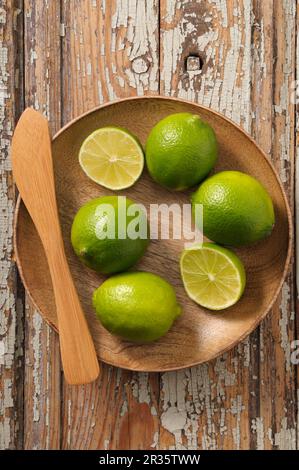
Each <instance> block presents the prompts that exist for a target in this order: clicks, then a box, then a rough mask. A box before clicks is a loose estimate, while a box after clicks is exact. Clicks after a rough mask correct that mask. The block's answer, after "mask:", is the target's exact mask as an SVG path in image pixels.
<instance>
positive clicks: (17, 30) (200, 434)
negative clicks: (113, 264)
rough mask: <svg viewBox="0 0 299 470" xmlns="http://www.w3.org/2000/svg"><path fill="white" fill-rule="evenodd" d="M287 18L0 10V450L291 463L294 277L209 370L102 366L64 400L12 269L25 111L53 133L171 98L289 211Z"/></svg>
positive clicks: (218, 8) (187, 10)
mask: <svg viewBox="0 0 299 470" xmlns="http://www.w3.org/2000/svg"><path fill="white" fill-rule="evenodd" d="M296 10H298V6H297V5H296V1H295V0H198V1H197V0H194V1H187V0H0V131H1V140H0V145H1V159H0V165H1V166H0V195H1V202H0V204H1V206H0V223H1V238H0V261H1V267H0V299H1V300H0V307H1V317H0V374H1V375H0V448H10V449H16V448H26V449H59V448H63V449H100V448H101V449H137V448H140V449H196V448H199V449H249V448H251V449H271V448H275V449H295V448H296V446H297V444H296V442H297V440H298V432H297V428H298V424H297V423H298V415H297V412H298V397H299V393H298V390H297V379H298V371H297V368H296V366H294V365H292V361H291V353H292V347H293V345H292V341H293V340H294V339H296V316H295V307H296V289H295V271H294V267H293V268H292V269H291V270H290V274H289V276H288V278H287V281H286V282H285V284H284V286H283V289H282V292H281V295H280V298H279V300H278V302H277V303H276V305H275V307H274V309H273V312H272V314H271V315H269V316H268V317H267V319H266V320H265V321H264V322H263V323H262V325H261V326H260V327H259V328H258V329H257V330H256V331H255V332H254V333H253V334H252V335H251V336H250V338H248V339H247V340H246V341H244V342H243V343H242V344H240V345H239V346H238V347H237V348H235V349H234V350H232V351H231V352H229V353H227V354H225V355H224V356H223V357H220V358H219V359H217V360H215V361H214V362H211V363H209V364H205V365H202V366H199V367H194V368H192V369H188V370H184V371H180V372H177V373H176V372H172V373H165V374H161V375H159V374H146V373H143V374H137V373H131V372H127V371H123V370H118V369H115V368H111V367H108V366H105V365H103V373H102V376H101V378H100V379H99V380H98V382H96V383H95V384H93V385H89V386H84V387H83V386H82V387H78V388H76V387H73V388H72V387H70V386H67V385H66V384H65V382H64V380H63V376H62V374H61V367H60V359H59V347H58V339H57V335H56V334H55V333H54V332H53V331H51V329H50V328H49V327H48V326H47V325H46V324H45V323H44V322H43V320H42V319H41V317H40V315H39V313H38V312H37V311H35V309H34V308H33V307H32V305H31V304H30V302H29V300H28V299H27V298H26V295H25V293H24V291H23V288H22V286H21V284H20V282H19V279H18V274H17V270H16V267H15V265H14V261H13V250H12V223H13V208H14V201H15V195H16V194H15V188H14V186H13V182H12V177H11V166H10V162H9V146H10V139H11V135H12V132H13V128H14V125H15V122H16V120H17V118H18V116H19V115H20V112H21V111H22V109H23V108H24V107H25V106H34V107H35V108H36V109H38V110H40V111H41V112H43V113H44V114H45V115H47V116H48V118H49V120H50V123H51V126H52V130H53V132H55V131H56V130H58V129H59V128H60V127H61V126H62V125H63V124H65V123H67V122H68V121H69V120H70V119H72V118H73V117H75V116H78V115H79V114H80V113H82V112H84V111H87V110H89V109H91V108H92V107H94V106H95V105H97V104H99V103H103V102H106V101H109V100H115V99H117V98H120V97H125V96H134V95H142V94H159V93H160V94H163V95H168V96H180V97H182V98H187V99H189V100H192V101H196V102H199V103H201V104H204V105H205V106H209V107H212V108H213V109H216V110H218V111H220V112H221V113H223V114H225V115H226V116H228V117H229V118H231V119H233V120H234V121H235V122H237V123H240V124H241V125H242V126H243V127H244V128H245V129H246V130H247V131H248V132H250V133H251V134H252V135H253V136H254V138H255V139H256V140H257V141H258V142H259V144H260V145H261V146H262V147H263V149H264V150H265V151H266V153H267V154H268V155H269V158H271V159H272V161H273V162H274V164H275V166H276V168H277V170H278V171H279V174H280V177H281V180H282V181H283V183H284V186H285V189H286V191H287V194H288V196H289V200H290V204H291V207H292V210H294V187H295V182H294V176H295V169H294V167H295V138H296V113H295V111H296V110H295V106H294V104H293V103H292V100H293V98H292V92H293V81H294V80H295V79H296V66H297V70H298V72H299V68H298V67H299V55H297V54H296V51H297V49H298V46H296V28H297V27H296V19H297V17H299V15H298V11H297V13H296ZM298 52H299V49H298ZM189 56H191V59H189V60H188V57H189ZM192 57H194V58H193V59H192ZM196 57H199V58H200V60H199V61H198V60H196ZM198 62H200V67H199V68H198ZM240 151H241V149H240ZM294 258H295V257H294ZM35 262H37V261H35ZM294 265H295V262H294V263H293V266H294Z"/></svg>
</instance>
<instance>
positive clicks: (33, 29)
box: [24, 0, 61, 449]
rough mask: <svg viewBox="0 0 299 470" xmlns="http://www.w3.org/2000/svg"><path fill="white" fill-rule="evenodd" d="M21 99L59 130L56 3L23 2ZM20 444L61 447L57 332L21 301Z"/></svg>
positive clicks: (58, 32) (58, 27) (26, 0)
mask: <svg viewBox="0 0 299 470" xmlns="http://www.w3.org/2000/svg"><path fill="white" fill-rule="evenodd" d="M24 8H25V64H26V74H25V98H26V99H25V101H26V106H33V107H34V108H35V109H37V110H39V111H40V112H42V113H43V114H45V115H46V116H47V117H48V119H49V121H50V124H51V129H52V132H53V133H54V132H55V131H57V130H58V129H59V128H60V119H61V113H60V97H61V89H60V2H59V0H54V1H51V2H48V1H47V0H37V1H35V0H25V2H24ZM25 327H26V333H25V337H26V342H25V361H26V362H25V390H24V401H25V410H24V447H25V449H57V448H59V447H60V374H61V372H60V356H59V343H58V337H57V335H56V333H55V332H54V331H53V330H52V329H51V328H49V327H48V326H47V324H46V323H45V322H44V321H43V320H42V318H41V316H40V315H39V313H38V312H37V311H36V309H35V308H34V306H33V305H32V304H31V302H30V300H29V299H28V298H27V302H26V324H25Z"/></svg>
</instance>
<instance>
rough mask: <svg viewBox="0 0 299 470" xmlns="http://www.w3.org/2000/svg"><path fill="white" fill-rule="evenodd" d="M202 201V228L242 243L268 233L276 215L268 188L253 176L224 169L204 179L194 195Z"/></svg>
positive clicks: (231, 242)
mask: <svg viewBox="0 0 299 470" xmlns="http://www.w3.org/2000/svg"><path fill="white" fill-rule="evenodd" d="M192 203H193V210H194V209H195V204H202V205H203V232H204V234H205V235H206V236H207V237H208V238H209V239H210V240H213V241H214V242H217V243H220V244H223V245H232V246H242V245H248V244H251V243H254V242H256V241H258V240H261V239H263V238H265V237H267V236H268V235H269V234H270V233H271V232H272V229H273V226H274V222H275V216H274V209H273V204H272V201H271V198H270V196H269V194H268V193H267V191H266V189H265V188H264V187H263V186H262V185H261V183H259V181H257V180H256V179H255V178H253V177H252V176H249V175H246V174H245V173H241V172H239V171H223V172H221V173H217V174H215V175H213V176H211V177H210V178H208V179H207V180H206V181H204V182H203V183H202V184H201V185H200V187H199V188H198V190H197V191H196V192H195V193H194V194H193V196H192Z"/></svg>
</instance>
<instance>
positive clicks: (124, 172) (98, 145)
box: [79, 127, 144, 190]
mask: <svg viewBox="0 0 299 470" xmlns="http://www.w3.org/2000/svg"><path fill="white" fill-rule="evenodd" d="M79 162H80V165H81V167H82V169H83V171H84V172H85V173H86V175H87V176H88V177H89V178H91V179H92V180H93V181H95V182H96V183H98V184H100V185H101V186H104V187H105V188H108V189H112V190H118V189H125V188H129V187H130V186H132V185H133V184H134V183H135V182H136V181H137V180H138V178H139V177H140V175H141V173H142V170H143V167H144V156H143V150H142V147H141V145H140V144H139V142H138V141H137V139H136V138H135V137H134V136H133V135H131V134H130V133H129V132H128V131H126V130H125V129H121V128H118V127H103V128H101V129H98V130H96V131H94V132H93V133H92V134H90V135H89V136H88V137H87V138H86V139H85V141H84V142H83V144H82V146H81V149H80V153H79Z"/></svg>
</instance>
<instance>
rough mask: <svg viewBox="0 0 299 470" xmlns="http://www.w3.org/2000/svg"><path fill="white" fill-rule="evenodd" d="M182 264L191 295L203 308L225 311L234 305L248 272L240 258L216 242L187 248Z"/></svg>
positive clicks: (187, 289)
mask: <svg viewBox="0 0 299 470" xmlns="http://www.w3.org/2000/svg"><path fill="white" fill-rule="evenodd" d="M180 266H181V275H182V279H183V283H184V287H185V289H186V292H187V294H188V296H189V297H190V298H191V299H192V300H194V301H195V302H196V303H198V304H199V305H201V306H202V307H205V308H208V309H210V310H223V309H225V308H228V307H231V306H232V305H234V304H235V303H236V302H237V301H238V300H239V299H240V297H241V295H242V294H243V292H244V288H245V284H246V274H245V269H244V266H243V264H242V262H241V260H240V259H239V258H238V257H237V255H236V254H235V253H233V252H232V251H230V250H228V249H226V248H223V247H220V246H218V245H215V244H214V243H203V245H201V246H193V247H191V248H189V249H187V250H185V251H184V252H183V253H182V256H181V261H180Z"/></svg>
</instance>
